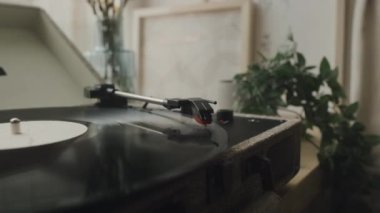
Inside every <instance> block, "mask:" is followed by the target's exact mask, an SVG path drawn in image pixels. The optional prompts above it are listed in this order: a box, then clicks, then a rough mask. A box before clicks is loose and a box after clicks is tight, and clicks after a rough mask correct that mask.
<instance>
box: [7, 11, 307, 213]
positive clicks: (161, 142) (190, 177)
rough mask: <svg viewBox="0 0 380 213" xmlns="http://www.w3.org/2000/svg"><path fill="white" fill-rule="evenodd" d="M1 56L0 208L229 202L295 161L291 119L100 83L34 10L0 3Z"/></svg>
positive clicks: (217, 207)
mask: <svg viewBox="0 0 380 213" xmlns="http://www.w3.org/2000/svg"><path fill="white" fill-rule="evenodd" d="M0 66H1V70H2V72H1V73H2V74H1V75H0V96H1V100H2V101H1V103H0V212H8V211H32V212H41V211H70V212H71V211H78V212H83V211H106V210H107V211H127V212H231V211H235V210H236V209H237V208H236V207H237V206H239V205H241V204H242V203H244V202H247V201H249V200H252V199H255V198H257V197H259V196H260V195H262V194H263V193H264V192H265V191H268V190H275V189H277V188H279V187H281V186H283V185H284V184H285V183H286V182H288V181H289V180H290V179H291V178H292V177H293V176H294V175H295V174H296V173H297V171H298V169H299V154H300V153H299V152H300V150H299V149H300V147H299V145H300V144H299V142H300V125H299V121H298V120H286V119H282V118H275V117H263V116H256V115H243V114H235V115H233V114H231V113H230V112H225V111H219V112H216V113H214V112H213V108H212V105H213V104H214V102H213V101H210V100H204V99H202V98H187V97H186V98H174V99H172V98H169V99H157V98H150V97H143V96H139V95H136V94H129V93H124V92H121V91H118V90H117V89H115V88H114V87H113V85H106V84H99V83H101V82H100V81H99V80H98V79H99V78H98V77H97V76H96V73H95V72H93V70H92V68H91V67H90V66H89V65H88V64H87V63H86V62H85V60H84V59H83V58H82V56H81V55H80V53H79V52H78V51H77V50H76V49H75V48H74V47H73V45H72V44H71V43H70V42H69V41H68V40H67V38H66V37H65V36H64V35H63V34H62V33H61V32H60V31H59V29H58V28H57V27H56V26H55V25H54V23H53V22H52V21H51V19H50V18H49V17H48V16H47V15H46V13H45V12H43V11H41V10H40V9H37V8H29V7H20V6H8V5H1V4H0ZM91 85H98V86H95V87H90V88H87V89H86V90H85V91H86V92H85V94H86V96H87V98H86V97H85V96H84V95H83V89H84V88H85V87H87V86H91ZM89 98H95V99H96V101H94V100H92V99H89ZM130 100H137V101H141V104H140V103H137V105H136V104H128V101H130ZM148 104H150V105H148ZM151 104H158V105H161V107H159V108H152V107H150V106H151Z"/></svg>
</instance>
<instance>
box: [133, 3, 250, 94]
mask: <svg viewBox="0 0 380 213" xmlns="http://www.w3.org/2000/svg"><path fill="white" fill-rule="evenodd" d="M252 19H253V10H252V3H251V1H250V0H244V1H231V2H223V3H219V2H218V3H202V4H197V5H187V6H181V7H178V6H176V7H164V8H148V9H139V10H136V11H135V13H134V21H133V22H134V29H133V30H134V31H133V32H134V36H133V45H134V51H135V53H136V66H137V70H138V77H137V79H138V80H137V81H138V82H137V84H138V92H139V93H140V94H144V95H148V96H155V97H161V98H165V97H168V98H171V97H202V98H208V99H212V100H215V98H216V96H218V84H219V82H221V81H223V80H228V79H232V78H233V76H234V75H235V74H236V73H239V72H243V71H245V70H246V66H247V65H248V64H249V63H250V61H251V58H252V43H253V42H252Z"/></svg>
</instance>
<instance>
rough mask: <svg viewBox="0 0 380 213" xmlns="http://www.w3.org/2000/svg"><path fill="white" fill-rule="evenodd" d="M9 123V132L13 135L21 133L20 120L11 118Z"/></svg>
mask: <svg viewBox="0 0 380 213" xmlns="http://www.w3.org/2000/svg"><path fill="white" fill-rule="evenodd" d="M9 123H10V124H11V132H12V134H14V135H19V134H21V120H20V119H18V118H12V119H11V120H10V121H9Z"/></svg>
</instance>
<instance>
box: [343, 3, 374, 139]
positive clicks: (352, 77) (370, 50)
mask: <svg viewBox="0 0 380 213" xmlns="http://www.w3.org/2000/svg"><path fill="white" fill-rule="evenodd" d="M346 3H347V4H346V16H345V48H344V54H345V55H344V72H343V73H344V84H345V85H344V86H345V88H346V91H347V93H348V98H349V100H350V102H355V101H359V103H360V109H359V113H358V117H359V119H360V120H361V121H362V122H364V123H365V124H366V126H367V131H368V132H369V133H380V111H379V109H380V70H379V68H380V1H377V0H376V1H375V0H347V2H346Z"/></svg>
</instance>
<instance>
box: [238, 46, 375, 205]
mask: <svg viewBox="0 0 380 213" xmlns="http://www.w3.org/2000/svg"><path fill="white" fill-rule="evenodd" d="M291 41H292V39H291ZM235 81H236V88H237V89H236V97H237V103H238V108H239V111H241V112H247V113H256V114H269V115H273V114H277V113H278V110H279V109H280V108H287V107H289V106H296V107H298V108H299V109H301V110H299V111H300V117H301V119H302V123H303V127H304V128H303V129H304V137H305V139H306V140H308V141H312V135H310V134H309V133H308V132H309V131H308V130H309V129H312V128H318V129H319V130H320V132H321V141H320V145H319V146H318V148H319V153H318V159H319V162H320V168H321V169H322V172H323V174H324V179H323V182H324V186H326V188H327V189H328V191H329V194H330V195H331V199H332V200H333V202H332V210H333V211H334V212H363V211H365V210H364V209H367V210H369V208H368V205H366V203H365V202H364V199H363V198H365V196H364V195H365V194H367V193H368V192H369V190H370V189H371V188H372V187H373V184H374V183H375V182H374V181H373V178H374V177H373V176H372V175H371V173H369V172H368V170H367V169H366V168H367V166H368V165H370V163H371V159H370V151H371V148H372V146H373V145H374V144H378V142H379V137H377V136H371V135H366V134H365V133H364V130H365V127H364V125H363V124H362V123H360V122H358V121H357V120H356V117H355V115H356V112H357V110H358V107H359V105H358V103H352V104H347V100H346V96H345V93H344V91H343V88H342V86H341V85H340V84H339V82H338V70H337V68H332V67H331V66H330V63H329V62H328V60H327V59H326V58H323V59H322V61H321V63H320V66H319V72H316V67H315V66H309V65H307V63H306V60H305V57H304V56H303V55H302V54H301V53H299V52H297V51H296V49H295V48H290V49H288V50H286V51H282V52H278V53H277V54H276V55H275V56H274V57H273V58H266V57H264V56H262V59H261V61H260V62H258V63H254V64H251V65H250V66H249V67H248V71H247V72H245V73H241V74H238V75H236V76H235ZM359 209H360V211H359Z"/></svg>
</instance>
